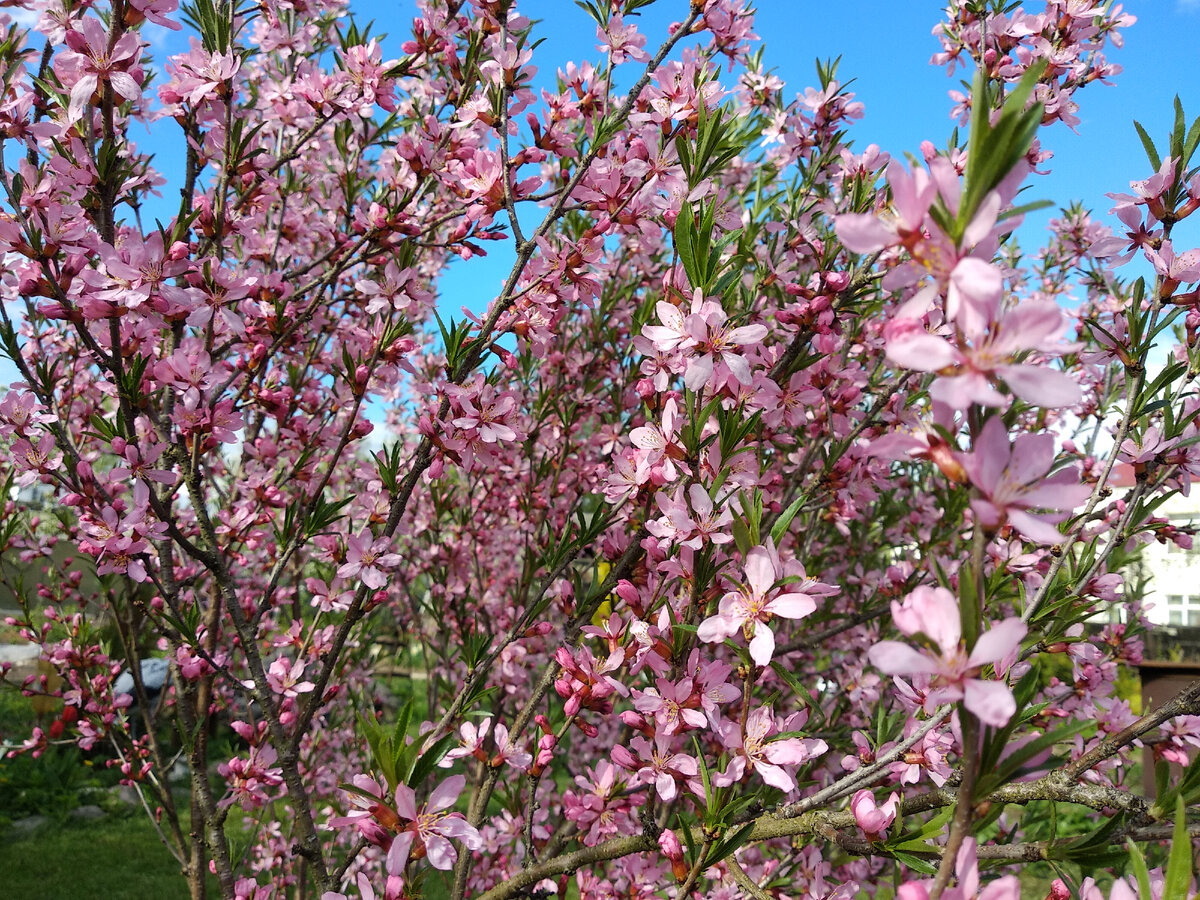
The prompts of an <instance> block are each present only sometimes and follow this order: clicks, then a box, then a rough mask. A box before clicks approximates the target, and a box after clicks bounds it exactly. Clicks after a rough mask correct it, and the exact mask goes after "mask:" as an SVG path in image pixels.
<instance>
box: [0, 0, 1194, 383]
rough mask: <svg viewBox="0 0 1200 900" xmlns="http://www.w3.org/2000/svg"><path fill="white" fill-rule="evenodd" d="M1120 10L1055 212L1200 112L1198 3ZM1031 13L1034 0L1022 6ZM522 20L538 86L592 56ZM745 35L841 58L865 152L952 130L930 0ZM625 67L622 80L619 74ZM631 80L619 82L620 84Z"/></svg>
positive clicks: (481, 267)
mask: <svg viewBox="0 0 1200 900" xmlns="http://www.w3.org/2000/svg"><path fill="white" fill-rule="evenodd" d="M686 5H687V4H686V0H658V2H657V3H656V4H654V5H653V6H651V7H649V8H648V9H647V10H645V12H644V14H643V15H642V16H641V17H640V21H639V27H640V28H641V29H642V30H643V31H644V32H645V33H647V34H648V35H649V42H648V47H649V48H651V49H653V47H654V46H656V45H657V44H656V42H657V40H658V39H660V37H661V35H663V34H665V32H666V26H667V24H668V23H670V22H671V21H673V20H676V19H678V18H680V17H681V16H682V14H683V11H684V10H685V8H686ZM1124 5H1125V8H1126V10H1127V11H1128V12H1130V13H1132V14H1134V15H1136V16H1137V17H1138V22H1137V24H1136V25H1134V26H1133V27H1131V28H1129V29H1127V30H1126V32H1125V40H1126V42H1125V47H1124V48H1123V49H1121V50H1116V49H1114V50H1113V51H1112V53H1111V57H1110V58H1111V59H1112V61H1114V62H1117V63H1120V64H1121V65H1122V66H1124V68H1125V71H1124V72H1123V73H1122V74H1121V75H1120V76H1118V77H1117V79H1116V85H1115V86H1105V85H1100V84H1093V85H1091V86H1089V87H1088V88H1087V89H1086V90H1084V91H1082V92H1081V93H1080V94H1079V95H1077V99H1078V101H1079V103H1080V106H1081V109H1080V112H1079V115H1080V118H1081V120H1082V121H1081V123H1080V124H1079V126H1078V133H1077V134H1076V133H1072V132H1071V131H1070V130H1069V129H1067V128H1065V127H1064V126H1055V127H1054V128H1052V129H1049V130H1044V131H1043V132H1042V142H1043V144H1044V146H1046V147H1047V148H1048V149H1050V150H1052V151H1053V152H1054V159H1053V160H1051V162H1050V166H1051V168H1052V174H1051V175H1049V176H1047V177H1045V178H1039V179H1034V181H1033V188H1032V191H1031V193H1030V199H1033V198H1045V199H1049V200H1051V201H1052V202H1054V203H1055V204H1056V205H1060V204H1066V203H1068V202H1070V201H1071V200H1074V199H1079V200H1082V201H1084V202H1085V204H1087V205H1089V206H1091V207H1092V208H1093V209H1095V210H1096V211H1097V212H1098V213H1099V214H1100V215H1101V216H1104V215H1105V214H1106V212H1107V209H1108V207H1109V206H1110V203H1109V201H1108V200H1107V199H1106V198H1105V197H1104V194H1105V193H1107V192H1116V191H1124V190H1126V188H1127V186H1128V182H1129V181H1130V180H1131V179H1135V178H1145V177H1147V176H1148V175H1150V174H1151V171H1150V168H1149V164H1148V163H1147V162H1146V159H1145V156H1144V155H1143V152H1142V149H1141V146H1140V144H1139V142H1138V139H1137V136H1136V134H1135V133H1134V130H1133V126H1132V120H1133V119H1134V118H1137V119H1138V120H1139V121H1141V122H1142V124H1143V125H1145V126H1146V128H1147V129H1148V130H1149V132H1150V134H1151V135H1152V136H1153V137H1154V138H1155V139H1156V140H1160V139H1162V138H1163V137H1164V136H1165V134H1166V132H1167V129H1168V127H1169V124H1170V121H1171V116H1172V108H1171V101H1172V98H1173V97H1174V96H1175V95H1176V94H1178V95H1179V96H1180V99H1181V100H1182V102H1183V104H1184V108H1185V110H1186V111H1188V113H1189V116H1196V115H1200V74H1198V73H1200V42H1197V41H1196V39H1195V36H1196V34H1197V33H1200V0H1130V2H1126V3H1125V4H1124ZM1027 6H1028V8H1030V9H1031V10H1036V9H1038V8H1039V7H1040V4H1039V3H1037V2H1036V0H1031V2H1029V3H1028V4H1027ZM518 7H519V9H521V10H522V11H523V12H524V13H525V14H526V15H528V16H529V17H530V18H533V19H540V20H542V22H541V24H539V25H538V26H537V31H536V35H537V36H539V37H544V38H545V42H544V43H543V44H542V46H541V47H539V48H538V51H537V55H536V59H535V62H537V63H538V64H539V66H540V72H539V76H538V81H539V82H540V83H543V84H549V83H551V82H552V79H553V77H554V73H555V71H556V70H557V69H558V68H559V67H560V66H561V65H563V64H565V63H566V62H567V61H568V60H571V59H575V60H578V59H584V58H587V59H591V60H593V61H596V62H598V61H599V60H600V59H601V54H600V53H599V51H598V50H597V49H596V39H595V27H594V25H593V24H592V23H591V21H590V19H589V18H588V17H587V15H586V14H585V13H584V12H583V11H582V10H580V9H579V8H578V7H577V6H576V5H575V4H574V3H573V2H571V0H524V2H519V3H518ZM757 7H758V16H757V18H756V26H755V31H756V32H757V33H758V34H759V35H760V37H761V38H762V39H763V43H764V44H765V46H766V51H765V57H764V62H765V65H766V67H767V68H769V69H774V70H775V72H776V74H777V75H778V76H779V77H780V78H782V79H783V80H784V81H785V82H786V83H787V91H788V92H789V94H794V93H796V92H799V91H802V90H803V89H804V88H805V87H806V86H808V85H811V84H814V83H815V81H816V75H815V69H814V60H815V59H816V58H818V57H821V58H826V57H836V56H841V57H842V62H841V67H840V69H839V75H840V77H841V79H842V80H843V81H847V80H849V79H854V84H853V86H852V88H851V89H852V90H854V91H855V92H856V94H857V96H858V99H859V100H861V101H863V102H864V103H865V104H866V112H865V116H864V118H863V120H862V121H860V122H859V123H857V124H856V125H855V126H854V128H853V130H852V132H851V136H852V138H853V139H854V142H855V145H856V146H858V147H860V148H861V147H864V146H866V145H867V144H869V143H876V144H879V145H880V146H881V147H882V148H883V149H884V150H887V151H889V152H890V153H892V154H894V155H898V154H903V153H905V152H917V150H918V147H919V145H920V143H921V141H923V140H926V139H928V140H931V141H933V143H934V144H935V145H937V146H943V145H944V144H945V142H946V139H947V137H948V135H949V133H950V131H951V129H952V128H953V127H954V123H953V121H952V120H951V119H950V117H949V110H950V106H951V101H950V100H949V98H948V96H947V92H948V91H949V90H951V89H956V88H958V87H959V86H960V85H959V81H958V79H959V78H960V77H963V73H962V72H961V70H960V72H959V73H957V74H956V75H955V76H954V77H947V75H946V73H945V70H944V69H942V68H940V67H934V66H931V65H929V58H930V56H931V55H932V54H933V53H935V52H936V51H937V50H938V49H939V48H938V43H937V41H936V39H935V38H934V37H933V36H932V34H931V31H932V29H933V26H934V25H935V24H936V23H937V22H938V21H939V19H940V17H941V11H942V6H941V4H940V3H938V2H935V0H840V2H836V3H829V2H818V0H758V3H757ZM351 11H352V12H353V13H354V14H355V15H356V17H358V18H359V19H360V21H366V20H370V19H374V20H375V23H376V24H375V28H374V29H373V31H374V33H376V34H378V33H380V32H382V31H387V32H389V34H388V36H387V38H386V40H385V41H384V52H385V57H388V56H400V55H401V51H400V44H401V42H402V41H403V40H404V39H405V37H406V36H407V34H408V32H409V30H410V23H411V21H412V19H413V17H414V15H415V4H414V3H413V2H412V0H361V2H354V0H352V3H351ZM146 36H147V38H148V39H150V40H151V41H152V43H153V44H154V52H155V54H156V56H157V57H158V58H159V59H161V58H162V54H163V52H164V51H165V52H167V53H172V52H178V51H179V50H181V49H183V48H185V47H186V39H185V37H184V36H183V35H180V34H178V33H171V32H167V31H165V30H164V29H161V28H157V27H153V28H152V29H150V30H148V31H147V32H146ZM627 71H629V72H630V73H633V72H634V71H635V69H634V68H633V67H632V66H629V67H627ZM630 77H632V75H631V76H630ZM139 145H140V146H141V148H142V149H143V150H144V151H149V152H152V153H154V154H155V159H156V163H157V165H158V167H159V169H160V170H161V171H163V173H164V174H166V175H167V176H168V178H171V179H172V183H171V184H170V185H168V187H167V188H165V189H164V197H163V200H162V201H161V206H159V207H158V208H157V209H153V210H151V211H150V213H151V214H150V216H149V217H148V218H147V219H146V220H145V221H146V224H147V225H148V226H149V225H150V224H151V223H152V221H153V217H154V216H155V215H158V216H160V217H162V218H164V219H165V218H167V217H169V216H170V215H171V214H172V212H173V211H174V209H175V208H177V201H175V200H174V199H173V196H175V191H176V189H177V184H178V181H177V176H176V177H174V178H172V175H173V174H174V170H176V169H177V168H179V167H180V166H179V164H180V161H181V159H182V157H181V154H180V149H181V144H180V140H179V130H178V128H177V126H175V124H174V123H173V122H171V121H169V120H166V121H162V122H159V123H157V124H156V125H155V126H154V128H153V130H152V131H151V133H150V134H149V135H147V136H144V137H141V138H139ZM1051 215H1053V212H1051V211H1046V212H1043V213H1040V214H1035V215H1034V216H1031V217H1030V221H1029V222H1027V224H1026V225H1025V226H1024V227H1023V229H1022V232H1021V238H1022V243H1023V244H1024V245H1025V246H1026V247H1032V246H1033V245H1034V244H1036V243H1038V242H1040V240H1041V238H1042V232H1041V229H1042V228H1044V225H1045V222H1046V221H1047V220H1048V219H1049V218H1050V217H1051ZM488 250H489V254H490V255H489V257H488V259H487V260H478V259H477V260H472V261H471V262H470V265H466V264H460V263H456V264H455V265H454V266H452V269H451V271H450V272H449V273H448V275H447V277H446V279H445V280H444V283H443V284H441V285H440V286H439V287H440V294H441V299H442V307H443V308H444V309H446V310H447V311H449V312H451V313H452V314H453V313H455V312H457V310H458V309H459V308H460V307H461V306H463V305H466V306H468V307H470V308H472V309H474V310H479V309H482V308H483V307H484V306H485V305H486V303H487V302H488V301H489V300H490V299H491V297H492V296H494V294H495V293H496V292H497V289H498V287H499V284H500V282H501V279H502V278H503V275H504V273H505V272H506V271H507V269H508V265H509V263H510V261H511V259H512V254H511V252H510V251H509V250H508V245H507V244H503V245H502V244H500V243H493V244H491V245H489V247H488ZM11 372H12V369H11V366H9V365H8V364H7V363H4V362H0V381H3V382H5V383H6V382H7V381H8V380H9V377H5V376H6V375H8V376H10V377H11Z"/></svg>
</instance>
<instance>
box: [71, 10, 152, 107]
mask: <svg viewBox="0 0 1200 900" xmlns="http://www.w3.org/2000/svg"><path fill="white" fill-rule="evenodd" d="M66 43H67V47H69V48H70V49H69V50H67V51H64V52H63V53H60V54H59V55H58V57H57V58H56V59H55V61H54V68H55V71H56V72H57V73H58V76H59V78H60V79H61V80H62V82H63V85H64V86H65V87H70V89H71V102H70V105H69V106H68V108H67V121H68V123H74V122H78V121H79V120H80V119H81V118H82V117H83V108H84V107H85V106H86V105H87V104H88V102H89V101H90V100H91V99H92V95H93V94H96V93H98V92H99V91H101V90H102V85H103V83H104V82H107V83H108V84H110V85H112V89H113V93H114V94H115V95H116V96H117V97H120V98H122V99H124V100H138V99H140V98H141V96H142V88H141V85H140V84H139V82H140V80H141V78H142V70H141V67H140V66H138V58H139V57H140V56H141V52H142V44H141V41H140V40H139V39H138V35H137V32H136V31H126V32H125V33H124V34H122V35H121V37H120V38H119V39H118V40H117V41H116V43H114V44H113V45H112V46H111V47H110V46H109V40H108V31H107V29H105V27H104V24H103V23H102V22H101V21H100V20H99V19H97V18H96V17H94V16H83V17H82V18H81V19H79V20H78V21H77V22H76V27H73V28H70V29H68V30H67V32H66Z"/></svg>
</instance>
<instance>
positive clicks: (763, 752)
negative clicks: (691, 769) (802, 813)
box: [714, 706, 829, 793]
mask: <svg viewBox="0 0 1200 900" xmlns="http://www.w3.org/2000/svg"><path fill="white" fill-rule="evenodd" d="M776 730H777V729H776V727H775V714H774V711H773V710H772V709H771V707H769V706H760V707H759V708H758V709H756V710H754V711H753V712H751V713H750V715H749V716H747V717H746V730H745V732H744V733H743V731H742V729H741V726H740V725H739V724H738V723H737V722H735V721H732V720H730V719H725V720H724V721H722V722H720V723H719V725H718V728H717V731H718V733H719V734H720V735H721V741H722V743H724V745H725V749H726V750H728V751H729V752H730V753H731V755H732V759H730V761H729V765H728V766H727V767H726V769H725V771H724V772H722V773H718V774H717V775H715V776H714V782H715V783H716V784H718V785H720V786H722V787H724V786H727V785H731V784H736V783H737V782H739V781H741V780H742V777H743V776H744V775H745V773H746V770H747V768H749V767H752V768H753V769H754V770H755V771H756V772H757V773H758V775H759V777H760V778H762V780H763V781H765V782H766V783H767V784H769V785H771V787H776V788H779V789H780V790H781V791H784V792H785V793H787V792H789V791H793V790H795V788H796V779H795V778H794V777H793V774H792V771H789V770H794V768H795V767H796V766H799V765H802V764H803V763H806V762H808V760H810V759H813V758H814V757H816V756H820V755H821V754H822V753H824V752H825V751H826V750H827V749H829V748H828V745H827V744H826V743H825V742H824V741H821V740H811V739H805V740H802V739H800V738H783V739H781V740H775V741H768V740H767V738H768V736H769V735H771V734H772V733H773V732H775V731H776ZM785 767H786V768H785Z"/></svg>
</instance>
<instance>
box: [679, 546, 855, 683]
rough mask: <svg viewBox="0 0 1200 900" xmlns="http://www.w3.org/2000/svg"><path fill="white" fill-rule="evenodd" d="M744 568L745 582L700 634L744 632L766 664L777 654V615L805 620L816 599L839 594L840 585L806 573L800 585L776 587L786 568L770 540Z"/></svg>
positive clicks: (754, 655) (711, 638)
mask: <svg viewBox="0 0 1200 900" xmlns="http://www.w3.org/2000/svg"><path fill="white" fill-rule="evenodd" d="M742 569H743V571H744V572H745V575H746V582H745V584H743V585H742V586H741V587H740V588H739V589H738V590H736V591H730V592H729V593H727V594H725V596H724V597H722V598H721V603H720V605H719V607H718V612H717V614H716V615H714V616H709V617H708V618H707V619H705V620H704V621H703V622H701V623H700V627H699V628H698V629H697V630H696V635H697V637H699V638H700V640H702V641H705V642H706V643H710V644H711V643H717V642H720V641H723V640H725V639H726V638H729V637H732V636H733V635H735V634H737V633H738V631H741V632H742V634H743V636H744V637H745V638H746V640H748V641H749V642H750V658H751V659H753V660H754V662H755V663H757V664H758V665H760V666H766V665H769V664H770V662H771V657H772V656H773V655H774V653H775V633H774V632H773V631H772V630H771V627H770V625H769V624H768V623H769V622H770V621H771V619H772V618H773V617H775V616H779V617H781V618H785V619H803V618H804V617H805V616H808V615H811V614H812V613H813V612H815V611H816V608H817V602H816V599H815V598H817V597H823V596H827V595H829V594H833V593H836V592H837V588H835V587H833V586H832V585H828V584H822V583H820V582H818V581H815V580H814V579H810V578H806V577H805V576H804V575H803V574H801V581H800V583H799V584H784V585H782V586H780V587H776V585H777V583H778V582H779V581H780V579H782V578H783V577H784V571H783V567H782V566H781V565H780V563H779V556H778V554H777V553H776V552H775V546H774V544H772V543H770V542H769V541H768V543H767V544H766V545H765V546H759V547H754V548H752V549H751V550H750V552H749V553H747V554H746V561H745V563H744V564H743V566H742ZM801 573H803V569H801Z"/></svg>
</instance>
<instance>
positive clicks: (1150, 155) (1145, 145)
mask: <svg viewBox="0 0 1200 900" xmlns="http://www.w3.org/2000/svg"><path fill="white" fill-rule="evenodd" d="M1133 127H1134V128H1135V129H1136V130H1137V133H1138V137H1139V138H1141V139H1142V149H1143V150H1145V151H1146V159H1148V160H1150V166H1151V168H1153V169H1154V171H1155V172H1157V171H1158V170H1159V168H1161V166H1162V159H1161V158H1160V157H1159V155H1158V150H1157V148H1155V146H1154V141H1152V140H1151V139H1150V135H1148V134H1147V133H1146V129H1145V128H1143V127H1142V123H1141V122H1139V121H1137V119H1134V121H1133Z"/></svg>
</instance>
